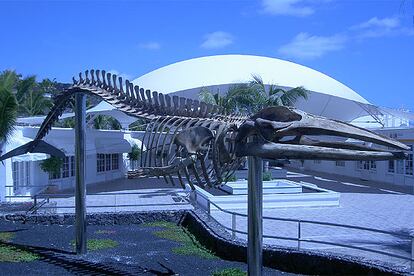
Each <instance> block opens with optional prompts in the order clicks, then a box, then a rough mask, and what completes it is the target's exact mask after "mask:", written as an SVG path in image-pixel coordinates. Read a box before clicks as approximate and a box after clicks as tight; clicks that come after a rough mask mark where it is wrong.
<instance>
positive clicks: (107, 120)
mask: <svg viewBox="0 0 414 276" xmlns="http://www.w3.org/2000/svg"><path fill="white" fill-rule="evenodd" d="M93 127H94V128H95V129H114V130H120V129H121V128H122V127H121V124H120V123H119V122H118V121H117V120H116V119H115V118H113V117H111V116H108V115H98V116H96V117H95V118H94V119H93Z"/></svg>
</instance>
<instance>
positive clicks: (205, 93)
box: [198, 85, 242, 113]
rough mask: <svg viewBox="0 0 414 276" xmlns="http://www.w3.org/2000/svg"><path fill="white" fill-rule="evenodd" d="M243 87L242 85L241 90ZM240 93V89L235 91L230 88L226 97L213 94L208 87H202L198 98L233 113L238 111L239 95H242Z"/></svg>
mask: <svg viewBox="0 0 414 276" xmlns="http://www.w3.org/2000/svg"><path fill="white" fill-rule="evenodd" d="M241 86H242V85H240V87H239V88H241ZM240 91H241V90H240V89H238V90H235V89H232V88H230V89H229V90H228V91H227V92H226V93H225V94H224V95H220V93H219V92H217V93H214V94H213V93H212V92H211V91H210V90H209V89H208V88H207V87H202V88H201V90H200V92H199V93H198V98H199V100H200V101H202V102H205V103H208V104H215V105H218V106H221V107H223V109H224V111H226V112H227V113H231V112H233V111H236V110H237V107H238V102H237V100H238V98H237V93H240Z"/></svg>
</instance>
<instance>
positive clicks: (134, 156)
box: [128, 144, 141, 161]
mask: <svg viewBox="0 0 414 276" xmlns="http://www.w3.org/2000/svg"><path fill="white" fill-rule="evenodd" d="M140 156H141V149H140V147H139V146H138V145H137V144H134V145H133V146H132V149H131V152H130V153H128V158H129V159H130V160H133V161H136V160H139V157H140Z"/></svg>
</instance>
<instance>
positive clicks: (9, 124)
mask: <svg viewBox="0 0 414 276" xmlns="http://www.w3.org/2000/svg"><path fill="white" fill-rule="evenodd" d="M17 108H18V104H17V101H16V98H15V96H14V94H13V93H12V91H11V89H10V86H9V84H8V83H7V80H5V79H1V80H0V153H1V151H2V148H3V145H4V144H5V143H6V142H7V140H8V139H9V138H10V135H11V133H12V132H13V129H14V125H15V123H16V117H17Z"/></svg>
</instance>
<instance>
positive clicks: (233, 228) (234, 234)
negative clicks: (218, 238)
mask: <svg viewBox="0 0 414 276" xmlns="http://www.w3.org/2000/svg"><path fill="white" fill-rule="evenodd" d="M236 227H237V224H236V214H231V229H232V230H233V231H232V232H231V237H232V238H233V239H235V238H236V231H234V230H236Z"/></svg>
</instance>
